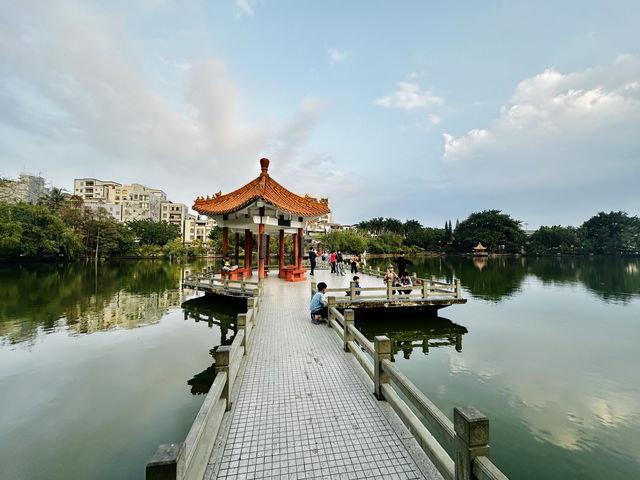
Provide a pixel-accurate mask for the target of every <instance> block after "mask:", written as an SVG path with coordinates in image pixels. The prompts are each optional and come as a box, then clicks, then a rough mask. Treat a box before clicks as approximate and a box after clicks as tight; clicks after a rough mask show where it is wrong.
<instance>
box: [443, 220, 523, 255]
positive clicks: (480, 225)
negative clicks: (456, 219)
mask: <svg viewBox="0 0 640 480" xmlns="http://www.w3.org/2000/svg"><path fill="white" fill-rule="evenodd" d="M525 238H526V237H525V234H524V232H523V231H522V228H521V227H520V222H519V221H518V220H514V219H512V218H511V217H510V216H509V215H507V214H505V213H500V210H484V211H482V212H476V213H472V214H471V215H469V217H468V218H467V219H466V220H463V221H462V222H460V225H458V228H457V229H456V240H455V246H456V249H457V250H458V251H459V252H471V250H472V249H473V247H475V246H476V245H477V244H478V242H482V244H483V245H484V246H485V247H487V248H488V249H489V251H493V252H498V251H500V252H507V253H515V252H518V251H519V250H520V248H521V247H522V245H523V244H524V241H525Z"/></svg>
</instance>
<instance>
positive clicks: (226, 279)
mask: <svg viewBox="0 0 640 480" xmlns="http://www.w3.org/2000/svg"><path fill="white" fill-rule="evenodd" d="M224 288H225V289H227V288H229V277H224Z"/></svg>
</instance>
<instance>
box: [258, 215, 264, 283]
mask: <svg viewBox="0 0 640 480" xmlns="http://www.w3.org/2000/svg"><path fill="white" fill-rule="evenodd" d="M263 235H264V224H263V223H261V224H260V225H259V226H258V278H264V257H263V256H262V249H263V248H264V245H263V242H264V240H263Z"/></svg>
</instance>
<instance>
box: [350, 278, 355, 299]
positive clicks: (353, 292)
mask: <svg viewBox="0 0 640 480" xmlns="http://www.w3.org/2000/svg"><path fill="white" fill-rule="evenodd" d="M349 290H350V295H351V300H355V299H356V282H354V281H351V288H350V289H349Z"/></svg>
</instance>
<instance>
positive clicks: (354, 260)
mask: <svg viewBox="0 0 640 480" xmlns="http://www.w3.org/2000/svg"><path fill="white" fill-rule="evenodd" d="M358 267H359V264H358V256H357V255H354V256H352V257H351V273H358Z"/></svg>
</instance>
